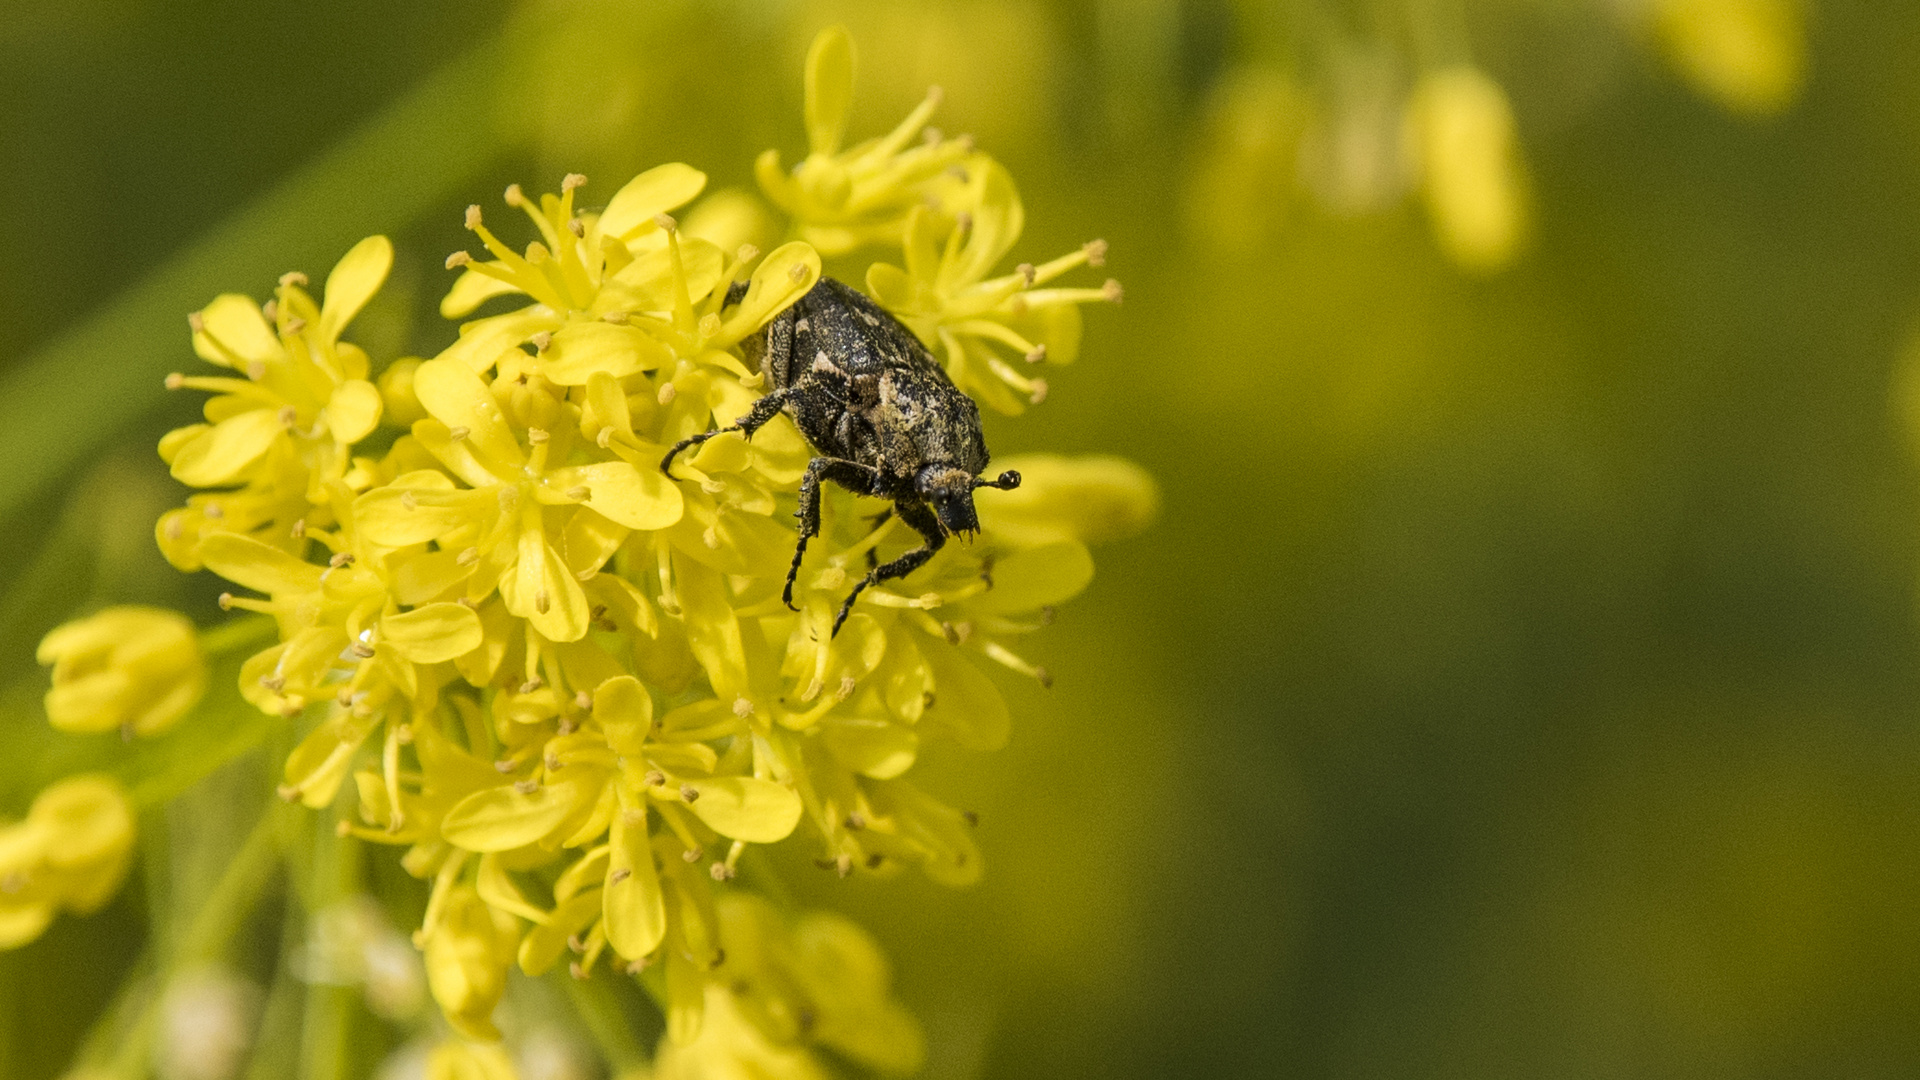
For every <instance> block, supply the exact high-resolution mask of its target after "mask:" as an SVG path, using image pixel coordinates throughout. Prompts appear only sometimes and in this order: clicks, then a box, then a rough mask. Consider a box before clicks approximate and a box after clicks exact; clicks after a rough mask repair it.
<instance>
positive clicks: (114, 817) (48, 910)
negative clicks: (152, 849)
mask: <svg viewBox="0 0 1920 1080" xmlns="http://www.w3.org/2000/svg"><path fill="white" fill-rule="evenodd" d="M133 832H134V830H133V809H132V807H130V806H129V805H128V803H127V797H126V793H125V792H123V791H121V790H120V785H118V784H116V783H114V782H113V781H112V780H111V779H109V778H107V777H105V776H98V775H82V776H72V777H68V778H67V779H65V780H62V781H60V782H59V783H56V784H54V785H53V786H52V787H49V788H47V789H46V790H45V791H42V792H41V793H40V795H39V797H38V798H36V799H34V800H33V806H32V808H31V809H29V810H28V811H27V816H26V819H25V820H23V821H17V822H14V823H13V824H11V825H4V826H0V949H11V948H13V947H15V946H17V945H24V944H26V943H27V942H29V941H32V940H33V939H34V938H37V937H39V936H40V933H41V931H43V930H45V929H46V928H47V924H48V923H50V922H52V921H53V917H54V916H55V915H56V914H58V913H59V912H61V911H72V912H76V913H81V914H84V913H86V912H89V911H93V910H95V909H96V908H98V907H100V905H102V904H104V903H106V902H107V901H108V900H109V899H111V898H112V897H113V894H114V891H115V890H116V889H118V888H119V887H120V881H121V879H122V878H124V877H126V875H127V866H128V864H129V863H130V862H131V861H132V856H133Z"/></svg>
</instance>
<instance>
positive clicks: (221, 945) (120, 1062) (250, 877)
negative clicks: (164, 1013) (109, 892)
mask: <svg viewBox="0 0 1920 1080" xmlns="http://www.w3.org/2000/svg"><path fill="white" fill-rule="evenodd" d="M284 812H285V810H284V808H283V807H282V806H281V804H280V803H279V802H278V801H277V800H276V801H275V802H273V803H271V804H269V805H268V807H267V809H266V810H265V811H264V812H263V813H262V814H261V815H260V820H259V821H257V822H255V823H254V826H253V829H252V831H251V832H249V833H248V834H247V838H246V840H245V841H244V842H243V843H242V844H241V845H240V850H239V851H237V852H235V853H234V856H233V859H232V860H231V861H230V862H228V863H227V867H226V869H225V870H224V871H222V872H221V874H220V879H219V880H218V881H216V882H215V883H214V886H213V891H212V892H210V893H209V894H208V895H207V899H206V902H205V903H204V904H202V905H201V906H200V910H199V911H197V912H195V913H194V916H193V920H192V921H191V922H189V923H188V924H187V926H186V927H185V928H184V929H183V930H181V932H180V934H179V937H178V939H177V940H175V941H173V942H170V943H168V946H169V947H167V948H166V949H165V950H164V955H166V957H167V960H166V962H165V963H163V964H155V963H154V962H153V960H152V957H153V956H154V953H153V952H152V951H151V950H150V951H149V952H148V954H147V955H146V956H145V957H143V958H142V959H141V960H140V961H139V962H137V963H136V964H135V965H134V970H133V972H132V973H130V974H129V975H128V977H127V980H126V982H124V983H123V984H122V985H121V989H120V992H119V994H118V995H117V996H116V997H115V1000H114V1003H113V1004H112V1005H111V1006H110V1007H109V1008H108V1009H107V1011H106V1012H105V1013H104V1014H103V1015H102V1016H101V1018H100V1020H99V1021H98V1022H96V1023H95V1024H94V1026H93V1029H92V1030H91V1031H89V1032H88V1033H87V1037H86V1039H85V1040H83V1041H82V1043H81V1047H80V1053H79V1054H78V1055H77V1057H76V1059H75V1064H76V1069H75V1071H76V1072H79V1071H82V1069H83V1068H84V1067H88V1066H91V1067H93V1068H100V1067H102V1066H104V1067H105V1069H106V1071H107V1072H109V1073H111V1074H112V1075H114V1076H125V1077H137V1076H141V1075H144V1073H145V1065H146V1061H147V1055H148V1053H149V1051H150V1049H151V1047H152V1045H153V1038H154V1035H155V1033H156V1032H157V1031H158V1029H159V1024H160V999H161V996H162V994H163V992H164V990H165V988H166V986H167V983H168V982H169V981H171V980H172V979H173V978H174V976H176V975H178V974H179V973H180V972H181V971H183V970H185V969H187V968H190V967H192V966H194V965H196V964H200V963H205V962H207V961H210V960H213V959H215V958H217V957H218V956H219V954H220V952H221V951H222V950H223V949H225V948H226V946H227V942H228V941H229V940H230V939H231V938H232V937H233V935H234V933H235V932H236V931H237V930H239V928H240V924H241V923H243V922H245V921H246V919H247V916H249V915H251V914H252V913H253V907H254V905H255V904H257V903H258V902H259V900H260V894H261V893H262V892H263V891H264V890H265V888H266V885H267V882H268V881H270V880H272V877H273V869H274V866H275V864H276V862H277V858H278V855H279V842H278V835H277V826H276V823H275V821H274V819H275V817H276V816H278V815H279V814H281V813H284ZM156 967H157V968H158V970H157V971H154V970H152V969H154V968H156Z"/></svg>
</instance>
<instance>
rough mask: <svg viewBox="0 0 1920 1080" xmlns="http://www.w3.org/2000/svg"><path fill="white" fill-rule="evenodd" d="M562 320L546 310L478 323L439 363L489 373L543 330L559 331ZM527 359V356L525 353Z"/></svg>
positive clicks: (463, 329) (463, 331)
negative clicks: (511, 352)
mask: <svg viewBox="0 0 1920 1080" xmlns="http://www.w3.org/2000/svg"><path fill="white" fill-rule="evenodd" d="M559 328H560V320H559V318H557V317H556V316H555V315H554V314H553V313H552V312H550V311H548V310H547V309H545V308H542V307H530V308H526V309H524V310H522V311H513V312H508V313H507V314H505V315H494V316H492V317H490V318H485V319H478V320H475V321H474V322H470V323H467V324H465V325H463V326H461V327H460V340H458V341H456V342H454V343H453V344H451V345H449V346H447V347H446V348H444V349H442V350H440V355H439V356H438V357H435V359H438V360H451V361H453V362H454V363H457V364H460V365H461V366H463V367H465V368H467V369H468V370H469V371H485V370H487V369H488V368H490V367H492V366H493V365H494V364H495V363H496V362H498V361H499V359H500V354H502V353H504V352H506V351H507V350H509V349H515V348H517V347H518V346H519V345H520V344H521V343H522V342H525V341H526V340H528V339H529V338H531V337H533V335H535V334H537V333H539V332H540V331H542V330H558V329H559ZM521 355H522V356H523V357H524V356H525V355H526V354H525V352H524V351H522V352H521Z"/></svg>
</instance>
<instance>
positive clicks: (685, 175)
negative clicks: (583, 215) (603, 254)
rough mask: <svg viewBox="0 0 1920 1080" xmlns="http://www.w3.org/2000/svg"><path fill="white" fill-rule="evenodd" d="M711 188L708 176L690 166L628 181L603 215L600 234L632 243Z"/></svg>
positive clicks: (658, 168)
mask: <svg viewBox="0 0 1920 1080" xmlns="http://www.w3.org/2000/svg"><path fill="white" fill-rule="evenodd" d="M706 186H707V174H706V173H703V172H701V171H700V170H698V169H696V168H693V167H692V166H690V165H682V164H681V163H679V162H677V161H676V162H670V163H668V164H666V165H657V166H655V167H653V168H651V169H648V170H647V171H646V172H643V173H641V174H640V175H639V176H636V177H634V178H633V179H631V180H629V181H627V183H626V186H625V187H623V188H621V189H620V190H619V191H617V192H615V193H614V196H613V198H612V199H609V200H608V201H607V208H606V210H605V211H603V212H602V213H601V214H600V232H601V233H602V234H603V235H605V236H615V237H619V238H620V239H622V240H629V239H632V238H633V236H634V235H635V234H636V233H638V231H639V230H640V228H641V227H642V226H645V225H650V224H652V222H653V219H654V217H655V216H656V215H658V214H664V213H666V212H667V211H669V210H672V209H674V208H675V207H677V206H680V205H682V204H684V203H687V202H690V201H692V199H693V197H694V196H696V195H698V194H700V191H701V189H703V188H705V187H706Z"/></svg>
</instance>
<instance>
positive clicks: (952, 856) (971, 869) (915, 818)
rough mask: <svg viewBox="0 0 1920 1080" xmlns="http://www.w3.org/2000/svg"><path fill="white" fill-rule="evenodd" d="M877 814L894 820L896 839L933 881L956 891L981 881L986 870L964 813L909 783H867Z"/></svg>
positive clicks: (893, 781)
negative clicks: (911, 853)
mask: <svg viewBox="0 0 1920 1080" xmlns="http://www.w3.org/2000/svg"><path fill="white" fill-rule="evenodd" d="M864 784H865V786H866V789H867V794H868V797H869V798H870V799H871V800H872V802H873V808H874V812H875V813H877V814H879V815H881V816H882V817H886V818H890V819H892V820H893V823H894V826H895V828H896V829H897V830H898V832H897V834H896V836H897V838H898V840H899V841H901V842H902V843H904V844H906V845H907V846H908V847H909V848H910V849H911V850H912V851H913V852H914V853H915V854H917V855H918V856H919V857H920V858H921V859H922V862H921V869H922V870H923V871H925V873H926V875H927V876H928V877H929V878H932V879H933V880H934V881H936V882H938V883H940V884H942V885H950V886H954V887H958V886H962V885H971V884H973V883H974V882H976V881H978V880H980V874H981V871H982V870H984V869H985V867H984V865H983V861H982V860H981V858H980V848H979V846H978V845H976V844H975V843H974V842H973V828H972V826H970V825H968V824H967V821H966V818H965V817H964V816H963V815H962V814H961V813H960V811H958V810H955V809H953V808H952V807H950V806H947V805H946V804H945V803H942V802H939V801H938V800H935V799H932V798H929V797H928V796H927V795H925V794H923V793H922V792H921V791H920V790H919V789H918V788H915V787H913V786H912V785H911V784H908V783H907V782H906V781H905V780H868V781H865V782H864Z"/></svg>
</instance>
